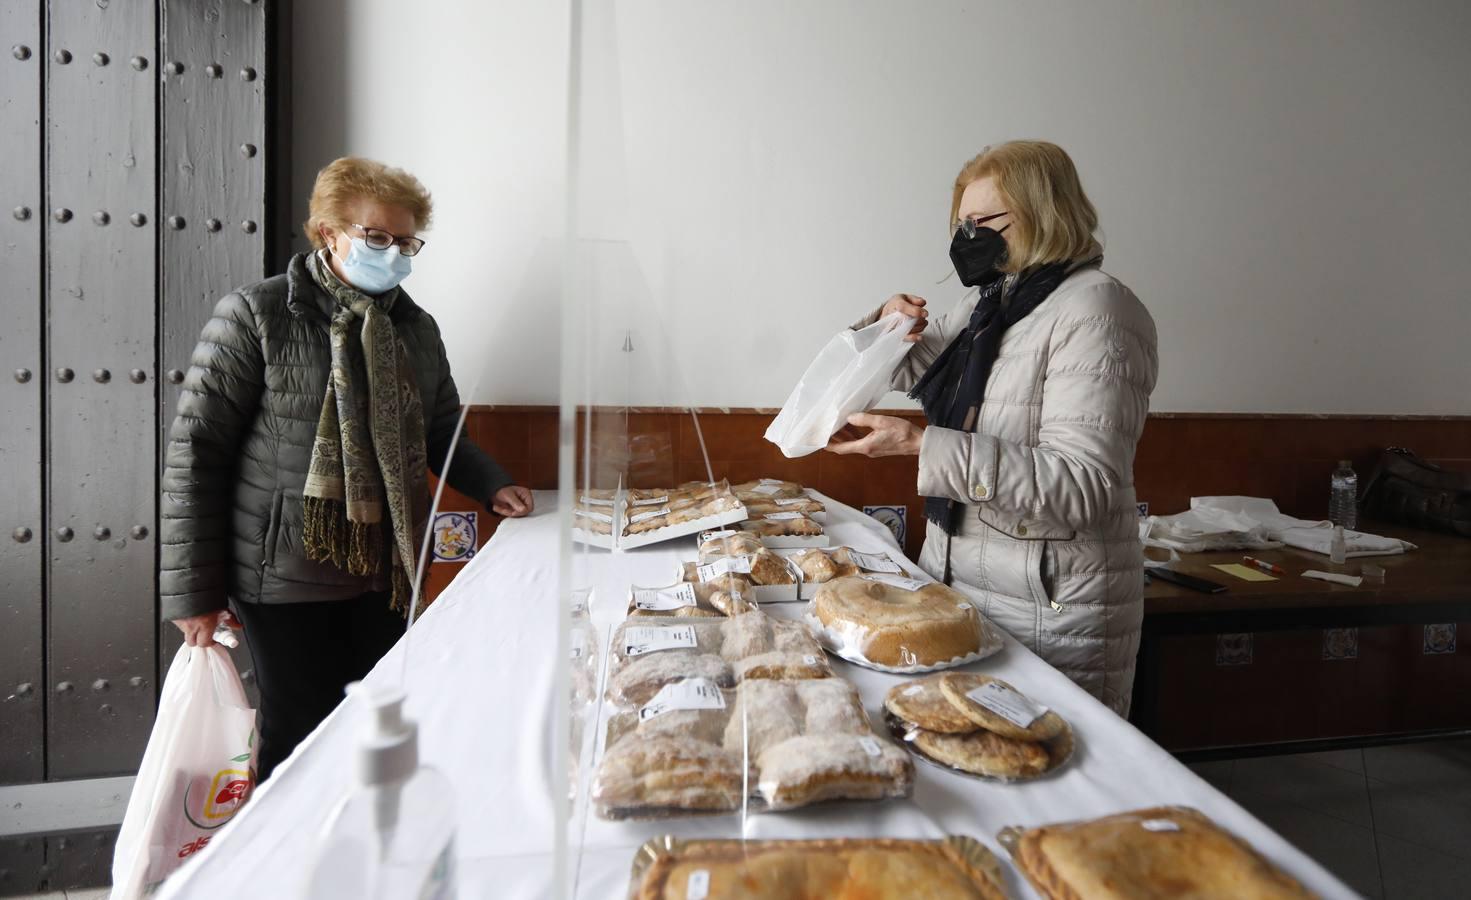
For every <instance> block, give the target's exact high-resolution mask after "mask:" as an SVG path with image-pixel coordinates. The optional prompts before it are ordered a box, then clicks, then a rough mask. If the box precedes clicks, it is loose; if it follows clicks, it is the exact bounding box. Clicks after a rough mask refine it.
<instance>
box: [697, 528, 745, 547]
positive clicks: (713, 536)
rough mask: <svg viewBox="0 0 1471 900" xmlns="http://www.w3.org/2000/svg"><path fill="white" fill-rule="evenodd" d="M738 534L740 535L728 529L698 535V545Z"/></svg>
mask: <svg viewBox="0 0 1471 900" xmlns="http://www.w3.org/2000/svg"><path fill="white" fill-rule="evenodd" d="M738 534H740V532H739V531H731V530H730V529H729V528H722V529H721V530H719V531H707V532H705V533H704V534H702V535H700V543H702V544H703V543H705V542H706V541H718V540H720V539H721V538H728V537H735V536H736V535H738Z"/></svg>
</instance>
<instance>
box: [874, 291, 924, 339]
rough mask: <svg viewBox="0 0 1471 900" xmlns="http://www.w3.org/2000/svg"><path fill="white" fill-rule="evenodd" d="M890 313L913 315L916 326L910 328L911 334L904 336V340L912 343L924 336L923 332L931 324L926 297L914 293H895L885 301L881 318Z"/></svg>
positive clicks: (880, 312)
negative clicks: (926, 308)
mask: <svg viewBox="0 0 1471 900" xmlns="http://www.w3.org/2000/svg"><path fill="white" fill-rule="evenodd" d="M889 313H898V314H899V315H901V316H911V317H913V318H914V327H913V328H911V329H909V334H907V335H905V337H904V340H906V341H908V342H910V343H911V344H912V343H915V342H917V341H919V340H920V339H921V338H922V337H924V335H923V334H921V332H923V331H924V328H925V326H926V325H928V324H930V319H929V315H930V314H929V313H928V312H927V311H926V310H925V302H924V298H923V297H915V296H914V295H912V294H895V295H894V296H892V297H890V298H889V299H888V300H887V301H886V302H885V303H884V308H883V309H881V310H879V318H880V319H882V318H883V317H884V316H887V315H888V314H889Z"/></svg>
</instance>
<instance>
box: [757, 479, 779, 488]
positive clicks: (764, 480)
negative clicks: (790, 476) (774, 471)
mask: <svg viewBox="0 0 1471 900" xmlns="http://www.w3.org/2000/svg"><path fill="white" fill-rule="evenodd" d="M757 483H758V484H774V485H776V486H777V487H781V486H782V485H783V484H786V482H785V481H782V480H781V479H780V478H763V479H761V480H760V481H759V482H757Z"/></svg>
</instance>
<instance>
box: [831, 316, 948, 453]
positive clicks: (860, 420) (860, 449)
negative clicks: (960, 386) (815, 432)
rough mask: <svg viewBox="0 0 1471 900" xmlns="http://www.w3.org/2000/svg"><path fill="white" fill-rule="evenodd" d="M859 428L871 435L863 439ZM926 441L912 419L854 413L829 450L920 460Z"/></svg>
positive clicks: (832, 441) (834, 438) (922, 432)
mask: <svg viewBox="0 0 1471 900" xmlns="http://www.w3.org/2000/svg"><path fill="white" fill-rule="evenodd" d="M921 302H923V301H921ZM855 426H856V427H855ZM859 428H868V429H870V431H869V432H868V434H864V435H860V433H859V431H858V429H859ZM923 438H924V429H923V428H920V427H919V426H917V425H915V424H914V423H913V422H911V421H909V420H908V419H901V418H899V417H898V416H876V415H873V414H872V413H854V414H853V415H851V416H849V417H848V424H847V425H845V426H843V428H841V429H839V431H838V433H837V434H835V435H833V436H832V439H831V440H829V441H828V442H827V449H829V450H831V451H832V452H834V453H858V454H862V455H863V456H874V457H877V456H918V455H919V447H920V442H921V441H922V440H923Z"/></svg>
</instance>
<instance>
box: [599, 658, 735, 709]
mask: <svg viewBox="0 0 1471 900" xmlns="http://www.w3.org/2000/svg"><path fill="white" fill-rule="evenodd" d="M683 678H708V679H710V680H711V681H713V682H715V684H717V685H719V686H720V687H723V688H728V687H731V686H733V685H734V684H735V673H734V672H733V671H732V670H731V667H730V663H728V662H726V661H725V660H723V659H721V658H720V657H719V656H716V655H715V654H713V653H691V652H689V651H687V650H686V651H675V650H669V651H664V652H662V653H648V654H645V655H643V656H635V657H632V658H630V659H629V660H628V661H627V662H625V663H623V664H622V665H621V666H619V667H618V670H617V671H616V672H614V673H613V675H612V677H611V678H609V679H608V699H609V700H611V701H613V702H614V703H616V704H618V705H620V706H643V705H644V704H645V703H648V702H649V701H650V700H652V699H653V698H654V695H655V694H657V693H659V689H660V688H662V687H664V685H666V684H670V683H672V682H675V681H679V680H680V679H683Z"/></svg>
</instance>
